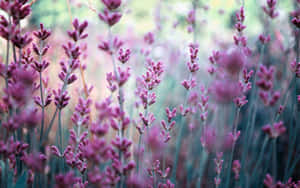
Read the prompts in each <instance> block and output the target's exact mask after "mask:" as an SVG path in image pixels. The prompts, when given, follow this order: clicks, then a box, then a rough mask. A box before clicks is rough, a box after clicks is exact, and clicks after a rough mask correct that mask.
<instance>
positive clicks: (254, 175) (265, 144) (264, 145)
mask: <svg viewBox="0 0 300 188" xmlns="http://www.w3.org/2000/svg"><path fill="white" fill-rule="evenodd" d="M268 141H269V137H268V135H266V137H265V140H264V143H263V146H262V149H261V151H260V154H259V157H258V159H257V162H256V165H255V167H254V170H253V172H252V176H251V178H250V182H251V180H252V178H253V177H257V170H258V168H259V167H260V165H261V162H262V160H263V156H264V153H265V150H266V146H267V144H268Z"/></svg>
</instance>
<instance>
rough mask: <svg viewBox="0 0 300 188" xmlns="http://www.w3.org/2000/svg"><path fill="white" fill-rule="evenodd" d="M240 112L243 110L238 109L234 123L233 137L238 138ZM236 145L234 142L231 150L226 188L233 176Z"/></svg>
mask: <svg viewBox="0 0 300 188" xmlns="http://www.w3.org/2000/svg"><path fill="white" fill-rule="evenodd" d="M240 111H241V109H240V108H238V109H237V113H236V114H237V115H236V118H235V121H234V127H233V136H234V138H236V134H237V127H238V122H239V117H240ZM235 144H236V140H234V141H233V144H232V148H231V153H230V156H229V161H228V168H227V173H226V180H225V187H229V185H230V175H231V165H232V160H233V154H234V149H235Z"/></svg>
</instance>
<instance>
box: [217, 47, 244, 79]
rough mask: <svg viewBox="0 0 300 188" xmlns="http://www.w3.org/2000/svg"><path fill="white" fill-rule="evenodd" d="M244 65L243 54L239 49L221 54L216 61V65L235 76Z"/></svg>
mask: <svg viewBox="0 0 300 188" xmlns="http://www.w3.org/2000/svg"><path fill="white" fill-rule="evenodd" d="M245 64H246V57H245V54H244V53H243V52H242V51H240V50H239V49H234V50H232V51H229V52H227V53H223V54H222V55H221V57H220V60H219V61H218V65H219V66H220V67H221V68H222V69H224V70H225V71H226V72H227V73H229V74H230V75H234V76H236V75H237V74H239V73H240V72H241V70H242V69H243V67H244V65H245Z"/></svg>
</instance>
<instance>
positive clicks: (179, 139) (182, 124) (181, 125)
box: [171, 73, 193, 182]
mask: <svg viewBox="0 0 300 188" xmlns="http://www.w3.org/2000/svg"><path fill="white" fill-rule="evenodd" d="M192 77H193V75H192V73H191V74H190V78H189V80H191V79H192ZM189 94H190V90H188V91H187V92H186V96H185V100H184V105H183V108H185V106H186V105H187V103H188V97H189ZM184 120H185V118H184V117H181V121H180V124H179V125H180V129H179V135H178V137H177V140H176V148H175V159H174V167H173V168H174V169H173V170H172V176H171V180H172V181H173V182H175V179H176V171H177V165H178V159H179V153H180V149H181V144H182V138H183V134H184V131H185V125H184Z"/></svg>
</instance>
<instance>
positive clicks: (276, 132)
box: [262, 121, 286, 138]
mask: <svg viewBox="0 0 300 188" xmlns="http://www.w3.org/2000/svg"><path fill="white" fill-rule="evenodd" d="M262 130H263V131H264V132H265V133H266V134H268V135H269V137H271V138H277V137H279V136H280V135H282V134H284V133H285V131H286V128H285V126H284V124H283V122H282V121H280V122H277V123H274V124H273V125H272V126H271V125H269V124H268V125H265V126H263V128H262Z"/></svg>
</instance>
